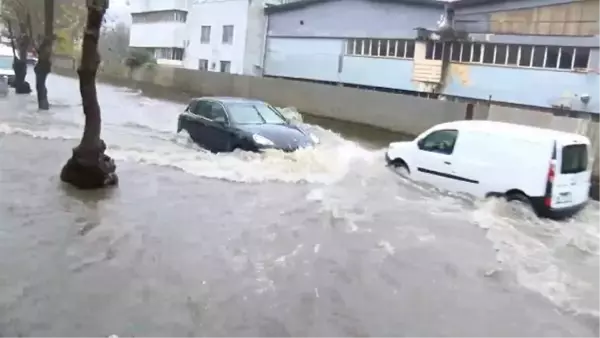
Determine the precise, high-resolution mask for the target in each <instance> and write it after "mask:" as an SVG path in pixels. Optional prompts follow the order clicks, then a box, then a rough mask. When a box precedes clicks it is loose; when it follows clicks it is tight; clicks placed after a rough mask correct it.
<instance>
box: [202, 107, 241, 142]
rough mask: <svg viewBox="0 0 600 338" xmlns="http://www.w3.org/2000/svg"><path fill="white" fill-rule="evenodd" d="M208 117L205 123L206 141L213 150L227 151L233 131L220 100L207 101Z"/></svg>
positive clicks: (231, 140)
mask: <svg viewBox="0 0 600 338" xmlns="http://www.w3.org/2000/svg"><path fill="white" fill-rule="evenodd" d="M207 106H208V107H207V109H209V112H208V119H207V121H206V123H205V125H206V130H204V133H206V138H207V140H206V142H207V143H208V147H210V149H211V150H212V151H214V152H227V151H231V149H232V142H233V141H234V133H233V132H232V130H231V128H230V125H229V118H228V116H227V112H226V111H225V107H224V106H223V104H222V103H221V102H218V101H208V105H207Z"/></svg>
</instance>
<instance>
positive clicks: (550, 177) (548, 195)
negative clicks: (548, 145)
mask: <svg viewBox="0 0 600 338" xmlns="http://www.w3.org/2000/svg"><path fill="white" fill-rule="evenodd" d="M555 174H556V173H555V170H554V163H553V162H550V165H549V166H548V176H547V178H546V194H545V196H544V205H545V206H546V207H548V208H549V207H550V206H552V183H553V182H554V176H555Z"/></svg>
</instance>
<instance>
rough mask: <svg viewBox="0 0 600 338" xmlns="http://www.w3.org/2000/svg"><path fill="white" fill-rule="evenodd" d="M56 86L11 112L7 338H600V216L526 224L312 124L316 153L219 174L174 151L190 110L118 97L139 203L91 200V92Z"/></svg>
mask: <svg viewBox="0 0 600 338" xmlns="http://www.w3.org/2000/svg"><path fill="white" fill-rule="evenodd" d="M49 82H50V84H49V88H51V90H50V97H51V98H52V104H53V106H52V109H51V110H50V111H48V112H38V111H37V110H36V102H35V97H34V96H33V95H32V96H28V97H15V96H14V95H11V96H10V97H8V98H7V99H4V100H2V101H0V271H1V272H2V273H1V274H0V336H17V335H24V336H58V335H60V336H75V335H79V336H101V335H105V336H108V335H110V334H116V335H119V336H128V335H135V336H184V335H199V336H216V335H226V336H263V335H264V336H356V335H370V336H389V335H394V336H441V335H443V336H597V335H598V334H599V332H598V307H599V305H598V296H599V294H598V274H599V271H598V270H599V269H598V265H599V264H598V255H599V244H598V241H599V229H598V228H599V223H598V221H599V208H598V204H597V203H595V202H594V203H591V204H590V206H589V207H588V208H587V209H586V210H584V212H582V213H581V214H580V215H578V216H577V217H576V218H575V219H573V220H570V221H566V222H552V221H546V220H537V219H521V218H517V217H515V216H514V215H513V214H511V212H510V209H509V208H508V207H507V206H506V205H504V204H503V203H502V202H500V201H493V200H491V201H486V202H478V201H471V200H468V199H465V198H462V197H457V196H451V195H448V194H444V193H440V192H436V191H434V190H432V189H429V188H426V187H422V186H420V185H417V184H414V183H411V182H407V181H404V180H402V179H401V178H399V177H397V176H396V175H394V174H393V173H392V172H390V171H389V170H387V169H386V168H385V167H384V165H383V159H382V156H383V152H382V150H381V149H379V148H378V147H379V146H380V145H379V144H378V142H381V140H380V141H377V140H375V141H371V142H369V144H368V146H365V145H364V143H362V142H357V140H360V139H361V137H360V135H361V134H363V135H364V134H367V133H369V132H368V131H363V132H361V131H359V132H357V133H355V134H356V135H354V134H352V137H350V138H351V139H354V140H351V139H346V138H343V137H341V136H340V134H338V133H336V132H334V131H335V130H334V131H330V130H328V128H334V129H336V128H340V127H339V126H338V127H336V126H335V125H332V124H328V123H327V122H323V121H319V120H315V119H310V118H309V119H308V120H307V121H308V122H312V123H320V124H321V125H322V126H319V125H315V124H313V125H311V128H313V130H314V131H315V132H316V133H318V135H319V136H320V138H321V140H322V144H321V146H320V147H319V148H318V149H316V150H307V151H301V152H297V153H294V154H282V153H278V152H273V153H268V154H263V155H258V154H248V153H234V154H226V155H225V154H223V155H213V154H209V153H206V152H204V151H202V150H201V149H199V148H198V147H196V146H194V145H193V144H192V143H191V142H190V141H189V139H188V138H187V137H186V135H176V134H174V129H175V125H176V118H177V114H178V113H179V112H180V111H181V110H182V108H183V105H182V104H179V103H173V102H167V101H161V100H158V99H153V98H149V97H145V96H142V95H140V94H139V93H138V92H135V91H131V90H128V89H126V88H118V87H112V86H108V85H100V86H99V96H100V100H101V103H102V109H103V113H104V115H103V117H104V129H103V134H104V138H105V140H106V142H107V144H108V145H109V151H108V152H109V154H110V155H111V156H113V157H114V158H115V159H116V160H117V163H118V173H119V175H120V178H121V186H120V187H119V188H118V189H115V190H106V191H100V192H79V191H76V190H73V189H72V188H70V187H68V186H64V185H63V184H61V182H60V180H59V179H58V173H59V170H60V168H61V166H62V164H63V163H64V161H65V160H66V159H67V158H68V157H69V155H70V149H71V147H73V146H74V145H75V144H76V143H77V141H78V138H79V137H80V135H81V130H82V123H83V119H82V114H81V106H80V104H79V99H78V92H77V83H76V82H75V81H74V80H73V79H70V78H66V77H60V76H51V77H50V78H49ZM342 129H343V128H342ZM346 134H351V133H348V131H347V130H346ZM386 137H387V136H386ZM384 141H385V142H387V140H384ZM383 144H384V143H382V144H381V145H383Z"/></svg>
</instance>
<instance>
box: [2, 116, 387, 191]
mask: <svg viewBox="0 0 600 338" xmlns="http://www.w3.org/2000/svg"><path fill="white" fill-rule="evenodd" d="M312 130H313V132H315V133H316V134H317V135H318V136H319V138H320V139H321V140H322V142H321V143H322V144H320V145H319V146H318V147H316V148H314V149H303V150H299V151H296V152H293V153H285V152H282V151H267V152H264V153H260V154H259V153H252V152H244V151H236V152H234V153H229V154H213V153H210V152H208V151H206V150H204V149H202V148H200V147H198V146H197V145H195V144H194V143H193V142H192V141H191V139H190V138H189V135H187V134H186V133H185V132H182V133H181V134H174V133H171V132H166V131H162V132H161V131H156V130H152V129H151V128H149V127H146V126H143V125H135V124H132V123H127V124H124V125H122V126H115V127H112V128H106V130H105V133H104V135H105V139H106V140H107V143H108V153H109V154H110V156H112V157H113V158H115V159H116V160H123V161H132V162H138V163H145V164H152V165H159V166H168V167H174V168H178V169H181V170H183V171H185V172H187V173H190V174H193V175H197V176H201V177H207V178H218V179H225V180H232V181H236V182H253V183H255V182H264V181H283V182H320V183H330V182H334V181H336V180H338V179H340V178H341V177H343V176H344V175H345V174H346V173H347V172H348V170H350V168H351V163H352V162H353V161H354V160H360V159H367V158H373V157H374V156H376V155H375V154H374V153H373V152H370V151H367V150H365V149H363V148H361V147H360V146H359V145H358V144H356V143H354V142H351V141H346V140H344V139H343V138H341V137H340V136H339V135H337V134H335V133H333V132H331V131H328V130H325V129H322V128H319V127H312ZM0 133H4V134H20V135H26V136H30V137H35V138H44V139H62V140H76V139H79V137H80V135H81V129H80V128H78V127H75V126H73V127H66V126H65V127H63V128H58V127H57V128H53V129H48V130H32V129H30V128H25V127H20V126H19V127H17V126H11V125H9V124H7V123H0ZM111 139H118V141H119V142H114V143H113V142H110V140H111Z"/></svg>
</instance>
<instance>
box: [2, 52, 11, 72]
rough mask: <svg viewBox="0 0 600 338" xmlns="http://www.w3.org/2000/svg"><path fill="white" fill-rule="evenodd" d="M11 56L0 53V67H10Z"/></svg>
mask: <svg viewBox="0 0 600 338" xmlns="http://www.w3.org/2000/svg"><path fill="white" fill-rule="evenodd" d="M12 61H13V58H12V56H6V55H0V69H12Z"/></svg>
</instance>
